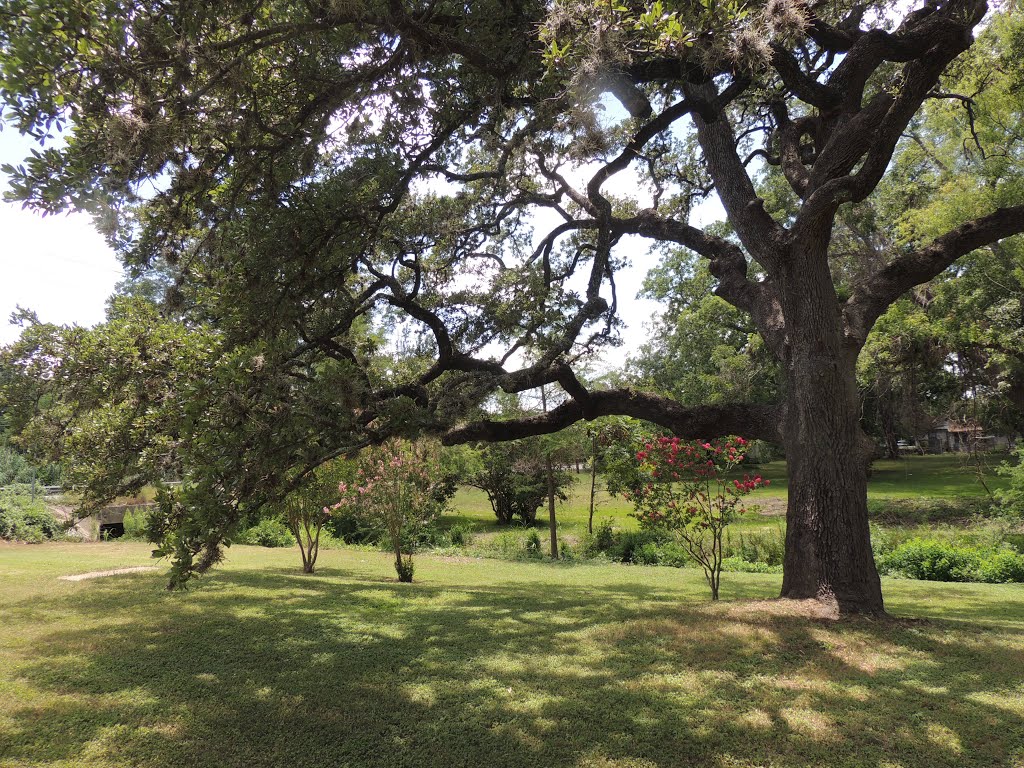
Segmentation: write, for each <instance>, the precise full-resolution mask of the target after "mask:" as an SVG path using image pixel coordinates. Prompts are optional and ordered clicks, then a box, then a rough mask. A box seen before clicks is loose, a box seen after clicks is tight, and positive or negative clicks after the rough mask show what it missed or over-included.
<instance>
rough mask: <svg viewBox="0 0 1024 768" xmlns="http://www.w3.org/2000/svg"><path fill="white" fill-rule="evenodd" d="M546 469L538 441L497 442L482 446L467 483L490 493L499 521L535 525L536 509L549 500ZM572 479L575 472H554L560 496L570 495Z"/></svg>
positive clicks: (556, 489)
mask: <svg viewBox="0 0 1024 768" xmlns="http://www.w3.org/2000/svg"><path fill="white" fill-rule="evenodd" d="M547 469H548V466H547V462H546V461H545V457H544V452H543V446H542V444H541V443H540V441H538V440H517V441H513V442H508V443H494V444H491V445H486V446H483V447H481V448H480V466H479V468H478V469H477V470H476V471H475V472H474V473H473V474H471V475H470V476H469V477H468V478H466V482H467V483H468V484H469V485H472V486H475V487H477V488H479V489H481V490H482V491H484V492H485V493H486V494H487V499H488V501H490V503H491V509H493V510H494V516H495V517H496V518H497V519H498V523H499V524H501V525H508V524H510V523H512V522H516V521H518V522H520V523H522V524H524V525H532V524H533V523H534V522H536V520H537V510H539V509H540V508H541V505H543V504H544V501H545V499H547V495H548V474H547ZM572 481H573V478H572V475H571V474H569V473H568V472H566V471H565V470H563V469H556V470H555V471H554V484H555V493H556V497H557V498H559V499H562V500H563V501H564V500H565V499H566V498H567V495H566V489H567V488H568V487H569V486H570V485H571V484H572Z"/></svg>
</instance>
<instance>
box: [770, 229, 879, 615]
mask: <svg viewBox="0 0 1024 768" xmlns="http://www.w3.org/2000/svg"><path fill="white" fill-rule="evenodd" d="M825 242H826V243H827V239H826V240H825ZM821 247H825V246H824V245H823V246H821ZM800 255H801V254H795V256H796V258H794V259H793V260H792V262H791V269H792V270H793V272H792V274H790V275H788V276H787V277H788V278H789V284H788V285H787V292H786V294H785V295H784V296H783V311H784V312H785V313H786V325H787V329H788V330H789V338H788V348H787V360H786V361H785V363H786V366H785V367H786V386H787V399H786V416H785V422H784V424H783V438H784V442H785V445H786V458H787V464H788V471H789V504H788V508H787V512H786V554H785V561H784V563H783V581H782V597H788V598H821V599H827V600H834V601H835V602H836V603H837V605H838V608H839V611H840V612H841V613H869V614H880V613H883V612H884V609H883V604H882V590H881V584H880V582H879V578H878V572H877V570H876V568H875V561H874V558H873V556H872V553H871V541H870V530H869V527H868V512H867V467H868V459H869V452H870V448H869V441H868V440H867V438H866V437H865V435H864V434H863V432H862V431H861V429H860V425H859V416H860V411H859V399H858V393H857V382H856V376H855V365H856V359H857V352H858V351H859V347H858V346H857V345H856V344H854V343H853V342H851V341H849V340H848V339H846V338H845V336H844V333H843V327H842V320H841V316H840V315H839V313H838V312H837V311H836V309H837V308H836V296H835V291H834V289H833V287H832V278H831V275H830V274H829V273H828V267H827V265H826V264H825V262H824V259H813V258H807V259H801V258H800ZM804 255H806V254H804Z"/></svg>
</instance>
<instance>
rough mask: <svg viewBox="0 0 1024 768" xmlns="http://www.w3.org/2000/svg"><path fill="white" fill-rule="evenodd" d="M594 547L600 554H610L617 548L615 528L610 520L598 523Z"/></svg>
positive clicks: (606, 519)
mask: <svg viewBox="0 0 1024 768" xmlns="http://www.w3.org/2000/svg"><path fill="white" fill-rule="evenodd" d="M592 546H593V548H594V549H595V550H596V551H598V552H608V551H609V550H610V549H611V548H612V547H614V546H615V528H614V526H613V525H612V521H611V520H609V519H608V518H605V519H604V520H600V521H598V523H597V527H596V528H595V529H594V536H593V542H592Z"/></svg>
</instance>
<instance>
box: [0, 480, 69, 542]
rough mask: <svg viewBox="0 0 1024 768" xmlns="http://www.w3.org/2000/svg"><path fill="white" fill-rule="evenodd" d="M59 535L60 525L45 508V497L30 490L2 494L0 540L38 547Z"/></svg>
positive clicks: (21, 488) (15, 489) (13, 488)
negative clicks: (22, 542)
mask: <svg viewBox="0 0 1024 768" xmlns="http://www.w3.org/2000/svg"><path fill="white" fill-rule="evenodd" d="M60 531H61V525H60V523H59V522H58V520H57V518H56V517H54V515H53V513H52V512H50V511H49V510H48V509H47V508H46V504H45V503H44V502H43V498H42V496H38V495H33V494H32V493H31V489H30V488H29V487H27V486H11V487H8V488H4V489H2V490H0V539H7V540H10V541H25V542H29V543H32V544H37V543H39V542H42V541H45V540H46V539H52V538H53V537H54V536H56V535H58V533H60Z"/></svg>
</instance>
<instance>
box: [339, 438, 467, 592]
mask: <svg viewBox="0 0 1024 768" xmlns="http://www.w3.org/2000/svg"><path fill="white" fill-rule="evenodd" d="M454 489H455V484H454V483H453V482H452V480H451V478H450V477H449V476H447V475H445V474H444V473H442V472H441V459H440V454H439V448H438V446H437V445H436V444H434V443H432V442H429V441H426V440H423V441H419V442H415V443H405V442H402V441H400V440H390V441H388V442H387V443H385V444H383V445H380V446H377V447H375V448H373V449H371V450H369V451H367V453H366V454H365V456H364V457H363V460H362V461H361V463H360V468H359V470H358V471H357V472H356V478H355V480H354V481H353V482H351V483H341V484H340V485H339V486H338V493H339V494H340V495H341V499H340V500H339V501H338V503H336V504H334V505H333V506H332V507H331V508H330V511H331V512H332V513H334V512H340V513H342V514H347V515H352V516H353V518H354V519H355V520H357V521H359V523H360V524H361V525H363V526H365V527H366V528H369V529H374V530H376V531H378V532H379V535H380V536H381V538H383V539H384V540H386V542H387V543H388V545H389V548H390V550H391V551H392V552H393V553H394V555H395V572H396V573H397V574H398V580H399V581H402V582H406V581H412V574H413V567H412V558H413V551H414V550H415V548H416V546H417V545H418V544H419V543H420V542H422V541H424V540H425V539H426V540H429V538H430V536H431V535H432V533H431V532H432V530H434V531H436V530H437V529H436V527H435V526H434V523H435V521H436V520H437V517H438V515H440V514H441V512H442V511H443V510H444V507H445V505H446V504H447V502H448V499H449V498H450V497H451V495H452V493H454Z"/></svg>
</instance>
